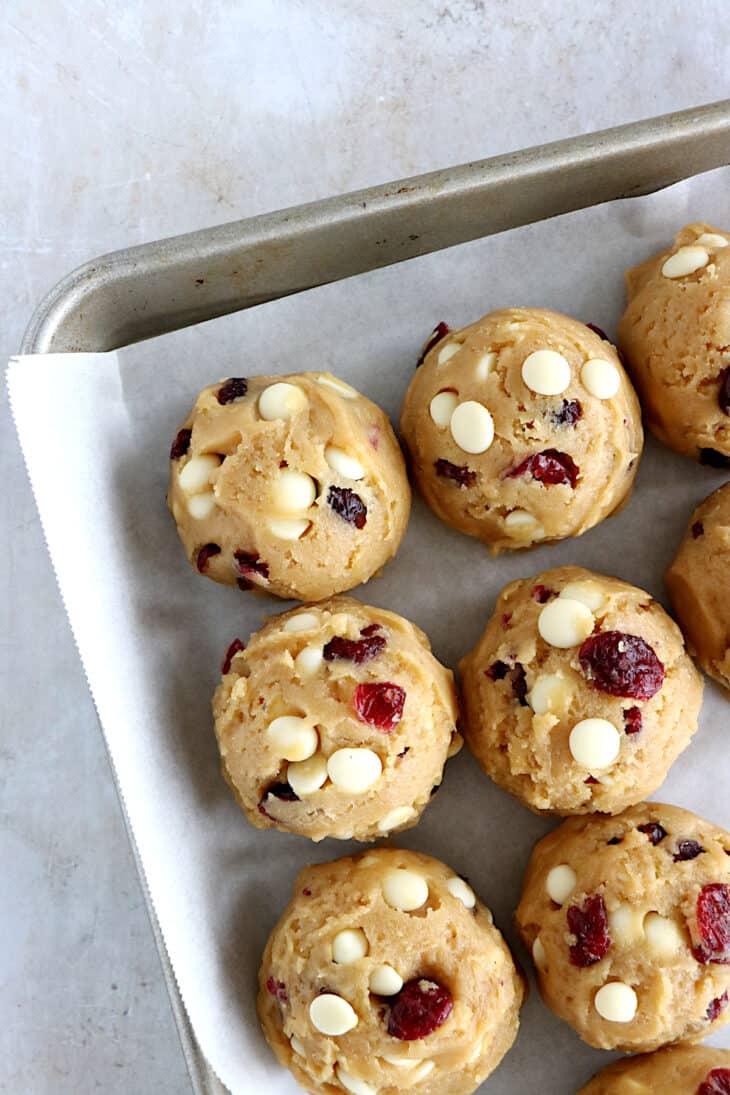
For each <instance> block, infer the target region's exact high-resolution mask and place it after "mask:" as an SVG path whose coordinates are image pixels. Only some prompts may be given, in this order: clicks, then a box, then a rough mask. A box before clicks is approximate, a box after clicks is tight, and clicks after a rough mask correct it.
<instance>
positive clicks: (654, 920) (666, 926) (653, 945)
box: [644, 912, 686, 958]
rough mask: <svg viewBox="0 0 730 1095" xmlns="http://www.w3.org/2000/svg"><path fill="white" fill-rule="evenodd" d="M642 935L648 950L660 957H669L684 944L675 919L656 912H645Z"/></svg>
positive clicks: (680, 930)
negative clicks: (644, 937)
mask: <svg viewBox="0 0 730 1095" xmlns="http://www.w3.org/2000/svg"><path fill="white" fill-rule="evenodd" d="M644 935H645V936H646V945H647V946H648V948H649V950H651V951H652V952H653V953H654V954H655V955H657V956H659V957H661V958H671V957H672V955H674V954H676V953H677V952H678V951H679V950H681V949H682V948H683V947H684V946H685V945H686V940H685V937H684V935H683V934H682V929H681V928H680V926H679V924H678V923H677V921H676V920H673V919H671V918H670V917H667V916H660V915H659V913H657V912H650V913H647V914H646V916H645V917H644Z"/></svg>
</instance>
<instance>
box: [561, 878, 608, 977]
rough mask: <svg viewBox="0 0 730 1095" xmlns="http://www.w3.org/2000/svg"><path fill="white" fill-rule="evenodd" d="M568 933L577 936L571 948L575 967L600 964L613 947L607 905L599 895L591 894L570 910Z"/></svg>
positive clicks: (571, 957)
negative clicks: (609, 931)
mask: <svg viewBox="0 0 730 1095" xmlns="http://www.w3.org/2000/svg"><path fill="white" fill-rule="evenodd" d="M568 931H570V932H571V934H572V935H574V936H575V939H576V941H575V943H572V944H571V947H570V961H571V962H572V964H573V965H574V966H581V967H585V966H592V965H594V963H596V962H600V961H601V959H602V958H603V957H605V955H606V954H607V953H608V948H609V947H610V946H611V936H610V935H609V934H608V914H607V913H606V903H605V901H604V900H603V897H602V896H601V894H599V893H594V894H590V896H589V897H587V898H586V899H585V901H584V902H583V904H582V905H571V906H570V908H569V909H568Z"/></svg>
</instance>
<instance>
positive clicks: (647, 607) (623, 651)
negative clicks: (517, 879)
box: [460, 567, 702, 815]
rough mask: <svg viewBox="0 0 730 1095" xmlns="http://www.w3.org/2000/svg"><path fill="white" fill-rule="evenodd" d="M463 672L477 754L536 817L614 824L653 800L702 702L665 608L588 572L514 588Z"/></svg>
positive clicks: (563, 573) (566, 571) (551, 575)
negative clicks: (603, 819)
mask: <svg viewBox="0 0 730 1095" xmlns="http://www.w3.org/2000/svg"><path fill="white" fill-rule="evenodd" d="M460 670H461V676H462V683H463V693H464V707H465V735H466V739H467V743H468V745H469V747H470V749H471V751H472V752H473V753H474V755H475V757H476V758H477V760H478V761H479V763H480V764H481V766H482V768H483V769H484V770H485V772H487V773H488V774H489V775H490V776H491V777H492V779H493V780H494V781H495V782H496V783H498V784H499V785H500V787H504V788H505V790H507V791H510V792H511V793H512V794H514V795H517V797H518V798H519V799H520V800H521V801H522V802H524V804H525V805H526V806H529V807H530V809H532V810H535V811H537V812H538V813H551V814H562V815H566V814H582V813H589V812H591V811H594V810H600V811H602V812H604V813H609V814H615V813H618V812H619V811H620V810H623V809H624V808H625V807H626V806H628V805H630V804H632V803H634V802H639V801H640V800H641V799H643V798H646V797H647V796H648V795H649V794H651V792H652V791H655V790H656V788H657V787H658V786H659V785H660V784H661V783H662V781H663V780H664V777H665V776H666V774H667V771H668V770H669V767H670V766H671V764H672V762H673V761H674V760H675V758H676V757H677V756H678V755H679V753H681V751H682V750H683V749H684V748H685V747H686V745H687V744H688V743H689V740H690V738H691V737H692V734H693V733H694V731H695V729H696V727H697V717H698V714H699V710H700V705H701V702H702V678H701V677H700V675H699V673H698V672H697V670H696V669H695V668H694V666H693V665H692V662H691V660H690V658H689V657H688V655H687V654H686V652H685V649H684V644H683V641H682V635H681V632H680V630H679V628H678V627H677V625H676V624H675V623H674V622H673V621H672V620H671V619H670V618H669V616H667V614H666V612H665V611H664V609H663V608H662V607H661V605H659V604H658V603H657V602H656V601H654V600H653V599H652V598H651V597H650V596H649V594H648V593H644V592H643V590H641V589H637V588H636V587H635V586H631V585H628V584H627V583H626V582H622V581H619V579H618V578H608V577H606V576H605V575H602V574H594V573H592V572H591V571H588V570H583V569H581V568H580V567H560V568H559V569H557V570H548V571H545V573H543V574H538V575H537V576H536V577H534V578H525V579H522V580H520V581H516V582H511V583H510V584H509V585H508V586H506V587H505V589H503V590H502V592H501V593H500V595H499V598H498V600H497V604H496V607H495V610H494V615H493V616H492V618H491V620H490V621H489V624H488V625H487V628H486V631H485V632H484V634H483V635H482V637H481V639H480V640H479V642H478V643H477V646H476V647H475V649H474V650H473V651H472V652H471V653H470V654H468V655H467V656H466V657H465V658H464V659H463V661H462V662H461V666H460Z"/></svg>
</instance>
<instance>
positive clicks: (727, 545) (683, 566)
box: [665, 483, 730, 688]
mask: <svg viewBox="0 0 730 1095" xmlns="http://www.w3.org/2000/svg"><path fill="white" fill-rule="evenodd" d="M665 580H666V584H667V589H668V590H669V596H670V597H671V599H672V606H673V608H674V611H675V613H676V616H677V619H678V620H679V622H680V624H681V626H682V630H683V631H684V634H685V636H686V637H687V645H688V646H689V649H690V651H691V652H692V654H694V656H695V657H696V658H697V661H698V662H699V663H700V665H701V666H702V668H703V669H704V670H705V672H706V673H709V674H710V676H711V677H714V678H715V680H716V681H718V682H719V683H720V684H721V685H723V686H724V687H725V688H730V483H726V484H725V486H724V487H720V489H719V490H716V491H715V492H714V494H711V495H710V497H709V498H706V499H705V501H704V502H702V504H701V505H699V506H698V507H697V509H696V510H695V511H694V513H693V514H692V517H691V519H690V523H689V528H688V529H687V532H686V533H685V536H684V539H683V540H682V543H681V544H680V545H679V551H678V552H677V555H676V557H675V559H674V562H673V563H672V565H671V566H670V568H669V570H668V571H667V574H666V579H665Z"/></svg>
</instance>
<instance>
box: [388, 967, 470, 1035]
mask: <svg viewBox="0 0 730 1095" xmlns="http://www.w3.org/2000/svg"><path fill="white" fill-rule="evenodd" d="M453 1010H454V1000H453V997H452V995H451V993H450V992H449V990H448V989H446V988H444V987H443V985H438V984H437V983H436V982H435V981H426V980H425V979H423V978H419V977H417V978H415V979H414V980H413V981H407V982H406V983H405V985H404V986H403V988H402V989H401V990H400V992H399V993H398V995H397V996H395V997H394V998H393V1002H392V1004H391V1006H390V1015H389V1016H388V1034H390V1035H391V1036H392V1037H393V1038H400V1040H401V1041H403V1042H414V1041H416V1040H417V1039H419V1038H428V1036H429V1034H433V1032H434V1031H435V1030H438V1028H439V1027H440V1026H443V1024H444V1023H445V1022H446V1020H447V1019H448V1018H449V1016H450V1015H451V1012H452V1011H453Z"/></svg>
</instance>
